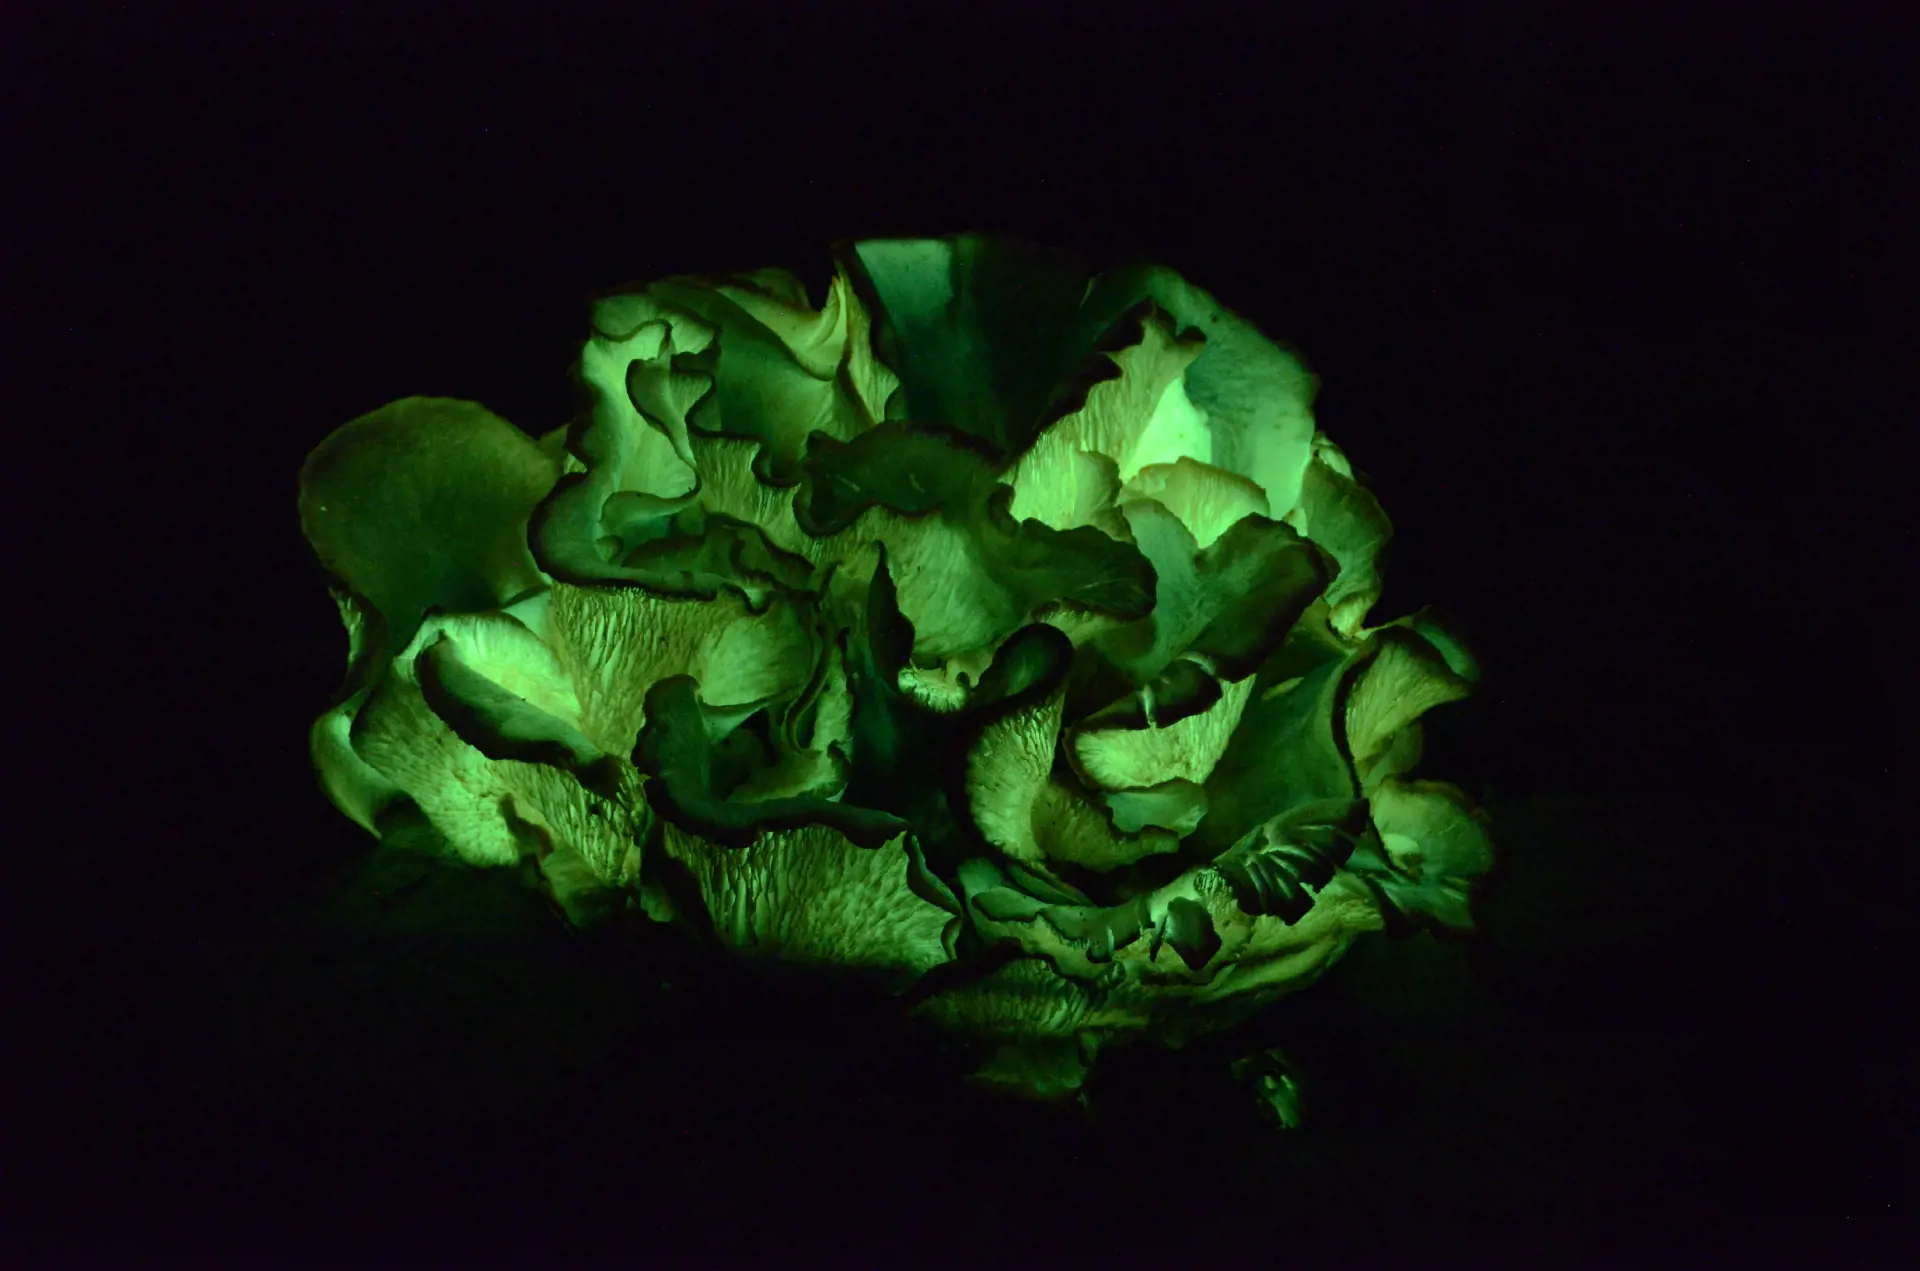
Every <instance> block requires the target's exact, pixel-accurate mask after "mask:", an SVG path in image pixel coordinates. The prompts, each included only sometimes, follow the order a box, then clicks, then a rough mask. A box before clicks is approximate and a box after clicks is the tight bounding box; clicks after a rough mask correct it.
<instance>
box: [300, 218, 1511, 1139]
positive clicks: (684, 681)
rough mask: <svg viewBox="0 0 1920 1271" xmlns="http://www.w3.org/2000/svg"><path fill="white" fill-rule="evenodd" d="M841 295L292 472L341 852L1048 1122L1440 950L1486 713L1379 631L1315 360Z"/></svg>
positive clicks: (1213, 341) (1163, 275)
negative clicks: (724, 954) (1442, 771)
mask: <svg viewBox="0 0 1920 1271" xmlns="http://www.w3.org/2000/svg"><path fill="white" fill-rule="evenodd" d="M836 255H837V262H836V271H835V274H834V277H833V279H832V282H831V283H830V285H829V286H828V288H827V290H826V294H825V295H824V297H822V298H821V301H820V304H819V306H818V307H817V308H816V307H815V306H814V304H813V303H812V299H811V298H810V297H809V296H808V295H807V293H806V289H805V287H804V286H803V285H802V284H801V283H800V281H799V280H798V279H796V278H795V277H794V276H792V275H791V274H789V273H786V272H784V271H782V270H762V271H759V272H755V273H748V274H739V275H732V274H729V275H717V276H712V277H677V278H669V279H665V280H661V281H654V282H649V283H645V284H641V285H636V286H631V287H627V288H623V289H620V290H618V291H616V292H614V293H612V294H608V295H606V296H604V297H602V298H600V299H599V300H597V301H596V302H595V303H594V305H593V309H592V321H591V331H590V334H589V336H588V338H587V341H586V345H585V347H584V348H583V349H582V351H581V355H580V361H579V364H578V368H577V369H578V377H579V380H580V382H581V384H582V386H583V387H584V389H585V390H586V401H587V405H586V406H585V408H584V409H583V410H582V412H581V413H580V415H579V416H578V417H577V418H576V419H575V420H574V421H573V422H572V423H571V424H569V425H567V426H566V427H563V428H560V429H557V430H555V431H553V432H551V433H549V434H547V435H546V436H544V437H542V438H540V439H538V440H535V439H533V438H532V437H530V436H528V435H527V434H525V433H522V432H521V431H519V430H518V429H516V428H515V427H514V426H513V425H511V424H509V423H507V422H506V421H504V420H502V419H500V418H499V417H498V416H496V415H494V414H492V413H490V412H489V411H488V410H486V409H485V408H484V407H482V406H480V405H477V404H475V403H472V402H466V401H455V400H446V399H438V398H418V397H416V398H407V399H405V400H402V401H397V402H394V403H392V404H390V405H387V406H384V407H382V408H380V409H379V410H376V411H374V412H373V413H371V414H369V415H366V416H363V417H362V418H359V419H356V420H354V421H352V422H351V423H348V424H346V425H344V426H343V427H341V428H340V429H339V430H338V431H336V432H334V433H333V434H332V435H331V436H330V437H328V438H327V439H326V440H325V441H323V442H322V443H321V444H320V445H319V446H318V447H317V448H316V449H315V450H314V451H313V453H312V455H311V456H310V457H309V458H308V460H307V462H306V465H305V467H304V469H303V471H302V473H301V488H300V511H301V520H302V525H303V527H304V529H305V531H306V534H307V537H308V539H309V541H310V542H311V543H312V545H313V548H314V550H315V552H316V554H317V556H318V558H319V561H320V563H321V565H322V566H323V567H324V568H325V570H326V571H327V572H328V573H329V575H330V576H331V578H332V580H333V585H334V594H335V597H336V599H337V601H338V604H339V607H340V611H341V614H342V617H343V619H344V621H345V623H346V627H347V631H348V635H349V643H350V656H349V670H348V674H347V678H346V682H345V684H344V686H343V688H342V691H341V693H340V695H339V698H338V701H337V703H336V704H335V705H334V707H333V708H332V709H331V710H329V711H327V712H326V713H325V714H324V715H322V716H321V717H320V719H319V720H318V721H317V722H316V724H315V725H314V728H313V733H312V746H313V758H314V762H315V764H316V766H317V767H318V770H319V773H320V776H321V780H322V784H323V786H324V788H325V790H326V792H327V794H328V795H329V796H330V797H331V798H332V800H333V801H334V803H335V804H336V805H337V806H338V807H339V808H340V810H341V811H343V812H345V813H346V814H347V815H348V816H350V817H352V818H353V819H354V820H355V821H357V822H359V823H360V824H361V825H362V826H364V827H365V828H366V829H368V830H369V831H371V832H373V833H374V834H376V835H379V836H381V837H383V838H389V839H391V838H395V837H396V836H397V837H398V838H400V839H402V840H404V841H405V842H408V843H410V844H414V845H416V846H424V847H426V848H427V849H428V850H438V851H441V852H444V853H445V854H447V855H448V856H451V857H454V858H457V859H459V860H461V861H464V862H467V863H469V864H471V865H474V866H524V867H526V868H527V869H528V872H529V876H530V877H537V879H538V880H539V882H540V885H541V886H543V887H544V888H545V889H547V890H548V891H549V893H550V894H551V896H552V898H553V899H554V901H555V902H556V903H557V905H558V906H559V908H560V909H561V910H562V911H563V912H564V913H565V914H566V915H567V917H568V918H569V920H571V921H573V922H575V923H580V924H586V923H591V922H594V921H597V920H600V919H602V918H604V917H606V916H607V915H609V914H614V913H617V912H620V911H622V910H628V909H631V910H634V911H644V913H645V914H646V915H648V916H649V917H650V918H651V919H652V920H655V921H662V922H685V923H688V924H689V925H690V926H691V927H693V928H694V929H696V930H698V931H700V932H702V933H709V932H710V933H711V936H712V937H713V938H714V939H715V940H717V942H718V943H719V944H721V945H723V946H725V947H727V948H729V949H731V950H734V951H737V953H738V954H739V955H741V956H749V957H754V958H765V959H777V960H781V961H784V962H790V963H796V964H805V965H812V966H817V967H820V968H842V969H847V970H857V971H859V972H861V973H862V974H867V975H872V976H875V977H877V978H879V979H881V980H883V981H887V982H890V983H891V984H893V985H894V986H895V987H896V988H897V989H898V990H899V991H900V992H901V993H902V994H903V995H904V997H903V1000H904V1001H906V1002H909V1003H911V1009H912V1010H913V1011H914V1012H916V1013H917V1014H918V1015H919V1016H921V1017H924V1018H926V1019H929V1020H932V1021H934V1022H936V1023H938V1024H939V1025H941V1026H942V1027H945V1028H948V1029H951V1030H955V1031H956V1032H959V1033H961V1034H964V1035H966V1036H967V1037H969V1038H972V1039H974V1040H975V1041H977V1042H978V1043H979V1044H980V1047H981V1056H982V1063H981V1066H980V1070H979V1072H978V1074H977V1076H978V1079H979V1080H981V1081H983V1082H987V1083H997V1084H1001V1085H1004V1086H1006V1087H1007V1088H1009V1089H1012V1090H1015V1091H1022V1092H1026V1093H1029V1094H1037V1095H1045V1094H1052V1093H1067V1092H1071V1091H1074V1090H1077V1089H1078V1088H1079V1086H1080V1084H1081V1082H1082V1080H1083V1078H1084V1076H1085V1074H1086V1072H1087V1068H1088V1065H1089V1064H1091V1063H1092V1061H1093V1058H1094V1056H1095V1055H1096V1054H1097V1052H1098V1051H1099V1050H1100V1048H1101V1047H1102V1046H1104V1045H1107V1044H1109V1043H1112V1042H1116V1041H1121V1040H1125V1039H1128V1038H1132V1037H1146V1038H1151V1039H1155V1040H1159V1041H1162V1042H1171V1043H1178V1042H1179V1041H1181V1040H1182V1039H1184V1038H1185V1037H1187V1036H1189V1035H1193V1034H1195V1033H1198V1032H1202V1031H1206V1030H1210V1029H1216V1028H1223V1027H1227V1026H1230V1025H1232V1024H1234V1023H1236V1022H1238V1021H1241V1020H1243V1019H1245V1018H1246V1017H1247V1016H1248V1015H1249V1014H1251V1013H1252V1012H1253V1011H1254V1010H1256V1009H1257V1008H1259V1007H1260V1006H1262V1005H1264V1004H1266V1003H1268V1002H1271V1001H1272V1000H1274V999H1275V998H1277V997H1279V996H1281V995H1283V994H1286V993H1288V992H1291V991H1294V990H1296V989H1299V988H1301V987H1304V986H1306V985H1308V984H1310V983H1312V982H1313V981H1314V980H1315V979H1316V978H1317V977H1318V976H1319V975H1320V974H1321V973H1322V972H1323V971H1325V970H1326V969H1327V968H1328V967H1329V966H1330V965H1332V964H1333V963H1334V962H1335V961H1336V960H1337V959H1338V958H1339V957H1340V956H1341V955H1342V954H1343V953H1344V952H1345V951H1346V950H1347V948H1348V947H1349V946H1350V944H1351V943H1352V942H1353V941H1354V940H1355V939H1356V938H1357V937H1359V936H1361V935H1362V934H1364V933H1366V932H1370V931H1380V930H1383V929H1384V930H1407V929H1413V928H1416V927H1419V926H1432V927H1438V928H1445V929H1464V928H1466V927H1467V926H1469V925H1470V918H1469V913H1468V899H1469V894H1470V889H1471V886H1472V883H1473V881H1474V880H1475V878H1476V877H1478V876H1479V875H1480V874H1482V873H1483V872H1484V871H1485V870H1486V869H1487V867H1488V866H1489V864H1490V858H1491V848H1490V845H1489V842H1488V839H1487V836H1486V834H1485V832H1484V829H1483V824H1482V819H1481V817H1480V814H1479V813H1478V812H1477V811H1476V809H1474V808H1473V806H1472V805H1471V803H1470V802H1469V801H1468V799H1467V798H1466V797H1465V796H1464V795H1463V794H1462V792H1461V791H1460V790H1459V789H1458V788H1456V787H1454V786H1451V785H1447V784H1443V783H1440V782H1436V781H1430V780H1421V779H1416V778H1414V777H1412V776H1411V775H1409V774H1410V770H1411V769H1412V768H1413V767H1414V765H1415V764H1416V762H1417V761H1418V759H1419V757H1420V751H1421V733H1420V723H1419V720H1420V717H1421V715H1422V714H1423V713H1424V712H1426V711H1427V710H1429V709H1431V708H1432V707H1435V706H1438V705H1441V704H1443V703H1446V702H1450V701H1453V700H1456V699H1458V698H1461V697H1463V696H1465V695H1466V694H1467V693H1468V692H1469V691H1470V690H1471V688H1472V685H1473V682H1474V680H1475V678H1476V675H1477V670H1476V667H1475V664H1474V662H1473V659H1472V657H1471V655H1470V654H1469V653H1468V652H1467V651H1466V649H1465V647H1464V646H1463V644H1462V642H1461V641H1460V640H1459V639H1458V638H1457V636H1456V635H1454V634H1453V633H1452V632H1451V631H1450V630H1449V627H1448V624H1447V622H1446V621H1445V620H1444V619H1443V618H1442V617H1441V616H1440V615H1439V614H1438V613H1436V612H1434V611H1431V610H1422V611H1420V612H1417V613H1414V614H1412V615H1410V616H1407V617H1403V618H1399V619H1397V620H1395V621H1391V622H1387V623H1385V624H1384V625H1380V626H1369V625H1367V618H1368V613H1369V610H1370V608H1371V607H1372V605H1373V604H1374V602H1375V600H1376V599H1377V598H1378V596H1379V593H1380V574H1379V569H1378V560H1379V554H1380V552H1381V549H1382V548H1383V546H1384V545H1385V544H1386V542H1387V539H1388V536H1389V533H1390V529H1389V525H1388V521H1387V518H1386V516H1385V514H1384V513H1383V512H1382V510H1381V508H1380V505H1379V504H1378V502H1376V501H1375V499H1374V497H1373V495H1372V494H1370V493H1369V492H1368V491H1367V489H1366V487H1365V486H1364V484H1363V483H1362V482H1361V481H1360V480H1359V479H1358V478H1357V477H1356V475H1355V473H1354V471H1353V469H1352V467H1351V466H1350V465H1349V464H1348V461H1347V459H1346V456H1345V455H1344V454H1343V453H1342V452H1341V450H1340V448H1339V447H1338V446H1336V445H1335V444H1334V443H1333V442H1332V441H1330V440H1329V439H1328V438H1327V437H1326V436H1325V435H1324V434H1322V433H1320V432H1318V431H1317V430H1316V428H1315V424H1314V416H1313V413H1312V405H1313V397H1314V391H1315V387H1316V381H1315V379H1314V378H1313V376H1312V375H1311V374H1309V373H1308V371H1307V370H1306V369H1305V368H1304V367H1303V365H1302V364H1301V362H1300V361H1299V360H1298V359H1297V358H1296V357H1295V356H1293V355H1292V354H1290V353H1288V352H1286V351H1283V350H1282V349H1281V348H1280V347H1278V346H1277V345H1276V344H1274V343H1273V342H1272V341H1271V340H1269V339H1267V338H1266V337H1264V336H1263V335H1261V334H1260V333H1259V332H1258V331H1257V330H1255V329H1254V328H1253V327H1252V326H1251V325H1249V324H1248V323H1247V322H1246V321H1244V320H1242V319H1241V318H1239V317H1237V316H1235V315H1234V314H1233V313H1231V312H1229V311H1228V310H1226V309H1224V308H1223V307H1222V306H1221V305H1220V304H1219V303H1217V302H1216V301H1215V300H1214V299H1213V298H1212V297H1210V296H1209V295H1207V294H1206V293H1205V292H1202V291H1200V290H1198V289H1197V288H1195V287H1193V286H1191V285H1189V284H1188V283H1186V282H1185V281H1183V280H1182V279H1181V278H1180V277H1179V276H1178V275H1176V274H1175V273H1173V272H1171V271H1169V270H1167V269H1164V268H1158V267H1152V266H1129V267H1126V268H1120V269H1115V270H1111V271H1108V272H1105V273H1099V274H1095V273H1092V272H1090V271H1089V270H1087V269H1086V268H1084V267H1082V266H1081V265H1079V264H1078V263H1077V262H1076V261H1075V260H1074V259H1073V258H1071V257H1068V256H1066V255H1063V254H1058V253H1055V252H1052V251H1047V250H1042V249H1038V248H1035V247H1032V246H1028V245H1025V244H1021V243H1017V242H1013V241H1009V240H1005V239H1001V238H994V237H987V236H979V235H962V236H958V237H953V238H945V239H929V240H882V241H863V242H855V243H849V244H844V245H842V246H841V247H840V248H839V249H838V251H837V253H836ZM536 866H537V868H536ZM936 972H937V973H936ZM1248 1064H1249V1067H1248V1075H1249V1079H1251V1080H1255V1081H1256V1084H1257V1085H1258V1087H1259V1089H1260V1091H1261V1092H1262V1093H1263V1096H1264V1097H1267V1098H1268V1099H1269V1100H1270V1101H1273V1102H1274V1106H1276V1108H1280V1111H1281V1115H1282V1118H1283V1119H1285V1120H1290V1119H1291V1114H1290V1111H1289V1109H1290V1108H1291V1100H1292V1097H1293V1086H1292V1082H1291V1078H1290V1077H1285V1076H1284V1074H1282V1073H1280V1072H1278V1071H1276V1070H1275V1068H1274V1067H1273V1065H1270V1064H1263V1063H1256V1062H1253V1061H1248ZM1283 1103H1284V1104H1285V1105H1286V1106H1285V1107H1280V1105H1281V1104H1283Z"/></svg>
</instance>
